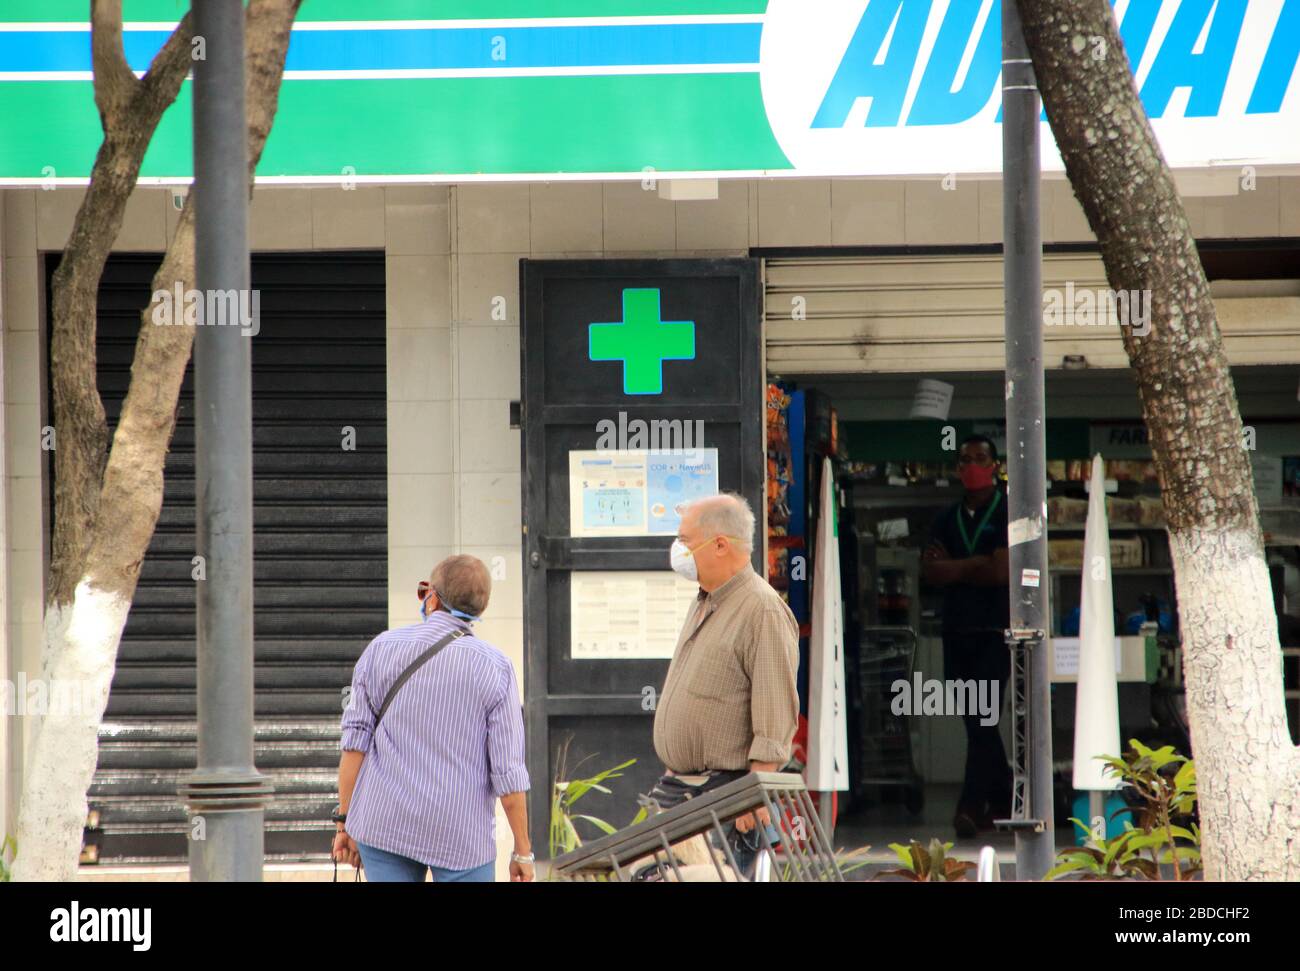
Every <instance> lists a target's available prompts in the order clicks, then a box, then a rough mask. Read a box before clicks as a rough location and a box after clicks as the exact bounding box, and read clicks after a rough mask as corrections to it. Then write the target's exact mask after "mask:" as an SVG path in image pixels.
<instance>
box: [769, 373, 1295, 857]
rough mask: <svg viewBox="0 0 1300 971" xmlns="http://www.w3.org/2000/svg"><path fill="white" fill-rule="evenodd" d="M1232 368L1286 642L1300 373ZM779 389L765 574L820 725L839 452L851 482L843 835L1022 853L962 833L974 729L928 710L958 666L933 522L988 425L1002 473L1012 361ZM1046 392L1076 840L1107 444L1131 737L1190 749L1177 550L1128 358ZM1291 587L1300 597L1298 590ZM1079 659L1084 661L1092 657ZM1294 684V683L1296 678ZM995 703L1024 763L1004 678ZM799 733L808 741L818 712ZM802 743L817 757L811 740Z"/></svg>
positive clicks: (793, 382)
mask: <svg viewBox="0 0 1300 971" xmlns="http://www.w3.org/2000/svg"><path fill="white" fill-rule="evenodd" d="M1234 375H1235V378H1236V381H1237V393H1238V399H1239V401H1240V403H1241V409H1242V414H1243V416H1245V419H1246V421H1247V423H1248V424H1249V425H1251V426H1252V427H1253V428H1254V429H1255V432H1256V435H1257V438H1258V442H1257V458H1258V468H1259V473H1258V474H1259V475H1261V476H1263V477H1264V478H1263V479H1262V480H1261V482H1260V483H1257V490H1259V489H1264V490H1265V491H1264V492H1261V493H1260V494H1261V507H1262V510H1263V512H1262V515H1263V519H1264V526H1265V530H1266V533H1267V534H1268V536H1269V539H1270V547H1269V558H1270V567H1271V572H1272V573H1273V574H1274V580H1275V586H1276V587H1277V593H1278V596H1279V598H1280V599H1279V604H1280V606H1279V613H1280V614H1282V615H1283V632H1284V637H1283V641H1284V645H1287V644H1289V643H1290V641H1288V639H1287V638H1288V636H1290V634H1289V633H1288V629H1289V625H1288V621H1287V615H1288V613H1295V612H1296V601H1297V599H1300V598H1297V597H1296V596H1295V595H1294V594H1296V593H1300V571H1298V570H1297V562H1298V561H1297V557H1296V536H1297V535H1300V505H1297V503H1298V502H1300V487H1297V486H1296V483H1295V482H1294V481H1293V479H1294V478H1295V476H1296V475H1297V473H1300V459H1297V458H1296V457H1295V456H1297V455H1300V422H1298V421H1297V418H1296V414H1295V407H1294V404H1293V402H1292V403H1288V405H1287V406H1286V407H1285V408H1282V409H1280V410H1279V402H1281V401H1282V400H1283V395H1284V393H1287V392H1289V397H1290V398H1292V399H1293V397H1294V384H1295V372H1294V369H1293V368H1284V367H1276V368H1263V367H1259V368H1238V369H1235V371H1234ZM769 381H770V382H771V383H770V384H769V389H768V409H767V414H768V455H767V460H768V475H769V483H768V524H769V543H768V547H769V549H768V571H769V577H770V579H771V581H772V583H773V585H774V586H777V587H778V588H779V589H782V590H783V591H784V592H785V593H786V595H787V597H788V598H789V601H790V604H791V607H792V609H793V610H794V611H795V613H796V615H797V616H798V618H799V620H800V622H801V625H802V631H801V633H802V635H803V637H802V640H801V665H800V694H801V702H802V705H803V714H804V716H805V718H806V716H807V714H808V701H809V678H808V675H809V669H810V666H811V665H810V639H809V638H810V635H811V633H812V631H811V624H810V621H811V610H810V606H811V597H812V592H813V591H812V587H813V584H812V580H813V577H814V574H815V572H816V568H817V559H818V557H819V556H822V555H823V554H824V551H819V550H817V549H816V548H815V543H814V538H815V537H816V535H817V517H818V515H819V504H818V502H817V498H818V496H819V489H820V474H821V472H820V470H821V469H822V467H823V461H824V459H825V458H826V457H830V459H831V468H832V469H833V474H834V475H835V484H836V488H837V495H838V502H839V539H838V552H839V559H840V576H841V584H840V594H841V598H842V604H843V617H844V648H843V655H844V664H845V714H846V717H845V721H846V722H847V734H848V746H847V748H848V769H849V785H848V789H847V790H846V791H843V792H840V793H839V794H838V796H837V798H836V800H835V802H836V809H837V825H836V830H837V836H836V842H837V843H838V844H839V845H841V846H844V847H847V848H852V847H854V846H860V845H865V844H870V845H871V846H873V847H875V848H877V849H881V848H883V847H885V846H886V845H887V844H888V843H890V842H902V843H906V842H907V841H908V840H909V839H913V838H914V839H917V840H920V841H921V842H922V843H927V842H928V840H929V839H930V837H939V838H940V839H942V840H945V841H949V840H952V841H955V842H957V844H958V846H959V848H960V847H962V846H963V845H964V846H965V847H967V848H972V847H978V846H980V845H984V844H991V845H994V846H997V847H999V848H1006V849H1008V850H1009V849H1010V847H1011V846H1012V838H1011V836H1010V835H1009V834H1004V833H1001V832H997V831H994V830H991V829H985V830H981V831H979V832H978V833H977V834H975V835H974V836H973V837H968V838H965V839H963V838H959V837H958V836H957V835H955V834H956V830H955V829H954V815H955V810H956V808H957V803H958V797H959V794H960V791H961V789H962V783H963V777H964V773H965V771H966V760H967V736H966V730H965V726H964V725H963V722H962V718H961V716H960V715H957V714H953V713H950V712H948V711H946V710H944V709H943V708H942V706H939V707H936V706H929V707H927V700H928V699H933V698H934V697H935V696H934V693H933V691H932V690H931V689H932V683H934V682H937V683H939V684H941V685H943V686H944V688H946V685H944V682H946V681H947V680H948V679H949V678H948V674H947V672H946V671H945V663H944V660H945V659H944V652H943V647H944V645H943V637H942V630H943V611H944V594H943V591H942V590H941V589H938V588H937V587H935V586H934V585H933V584H931V583H929V582H927V581H926V579H925V577H924V576H923V572H924V569H923V556H924V550H925V548H926V547H927V546H928V545H929V543H930V542H931V541H932V539H933V537H934V535H935V524H936V520H938V519H940V517H943V516H952V515H953V514H954V513H955V511H956V510H955V506H956V504H958V503H959V502H960V501H961V500H962V497H963V495H964V494H965V490H964V489H963V486H962V484H961V482H960V480H959V477H958V471H957V454H958V452H957V448H958V446H959V444H960V443H961V442H962V441H963V440H965V439H967V438H968V437H970V436H976V435H978V436H985V437H987V438H989V439H991V440H992V441H993V442H994V443H995V445H996V449H997V452H998V456H999V458H1000V459H1001V460H1002V461H1001V462H1000V465H1001V469H1002V470H1005V452H1006V443H1005V440H1004V438H1005V432H1004V427H1005V425H1004V408H1005V398H1004V388H1003V379H1002V375H1001V373H1000V372H996V371H989V372H968V373H910V374H909V373H902V374H853V375H848V374H845V375H835V374H816V375H804V376H792V375H781V376H773V375H769ZM923 382H941V384H942V385H943V386H947V387H948V388H950V389H951V402H950V403H949V404H948V405H947V408H946V411H943V412H942V414H944V417H942V418H940V417H937V415H938V414H940V413H941V412H940V411H939V410H936V407H937V406H936V404H935V401H934V398H933V393H934V392H935V390H936V386H935V385H928V386H923ZM1046 389H1047V405H1048V415H1049V418H1048V422H1047V430H1046V438H1047V459H1048V472H1049V478H1050V479H1051V482H1050V483H1049V488H1048V497H1049V499H1048V503H1049V533H1050V535H1049V551H1050V554H1049V556H1050V566H1051V569H1050V576H1049V579H1048V581H1047V582H1048V583H1049V609H1050V615H1051V624H1052V630H1051V634H1052V639H1053V641H1052V643H1053V647H1052V650H1053V652H1054V657H1055V659H1056V660H1055V665H1054V669H1053V670H1054V673H1053V685H1052V691H1051V694H1052V726H1053V758H1054V763H1055V764H1056V766H1057V767H1058V771H1057V777H1056V782H1057V785H1056V787H1055V815H1056V824H1057V829H1058V832H1057V840H1056V842H1057V845H1058V846H1065V845H1069V844H1070V843H1073V842H1074V835H1075V834H1074V832H1073V828H1072V826H1071V824H1070V823H1069V817H1070V816H1083V815H1086V806H1081V805H1080V804H1079V802H1078V799H1079V794H1078V793H1075V792H1074V791H1073V790H1072V789H1071V787H1070V778H1071V772H1070V765H1071V757H1072V754H1073V753H1072V746H1073V725H1074V692H1075V684H1074V675H1073V671H1072V669H1071V666H1070V661H1069V657H1070V651H1071V650H1075V651H1077V640H1074V639H1075V638H1077V635H1078V606H1079V598H1080V590H1081V582H1082V572H1083V571H1082V569H1081V567H1082V563H1081V558H1082V546H1083V535H1084V532H1083V530H1084V527H1083V523H1084V515H1083V512H1084V510H1086V506H1087V493H1086V491H1085V489H1084V480H1085V479H1086V478H1087V475H1088V469H1089V458H1090V456H1091V455H1093V454H1095V453H1097V452H1100V453H1101V454H1102V456H1103V458H1104V459H1105V461H1106V479H1107V480H1108V481H1107V498H1108V518H1109V522H1110V539H1111V550H1112V578H1113V588H1114V598H1115V630H1116V634H1117V635H1119V637H1120V641H1121V649H1122V666H1121V668H1120V674H1119V686H1118V687H1119V703H1120V721H1121V725H1120V728H1121V737H1122V738H1123V739H1129V738H1132V737H1139V738H1141V739H1142V740H1143V741H1144V742H1146V743H1147V744H1157V743H1158V744H1172V745H1174V746H1176V747H1177V748H1178V750H1179V751H1182V752H1186V751H1188V750H1189V748H1190V743H1189V739H1188V736H1187V726H1186V720H1185V715H1184V707H1183V698H1182V686H1181V658H1180V656H1179V653H1178V611H1177V603H1176V600H1175V596H1174V586H1173V575H1172V569H1171V564H1170V559H1169V551H1168V542H1167V538H1166V534H1165V530H1164V521H1163V512H1162V508H1161V505H1160V499H1159V488H1158V485H1157V484H1156V481H1155V474H1154V466H1153V465H1152V463H1151V456H1150V451H1149V448H1148V447H1147V445H1146V434H1145V425H1144V423H1143V421H1142V418H1141V410H1140V405H1139V402H1138V399H1137V395H1136V391H1135V388H1134V386H1133V383H1132V378H1131V375H1130V373H1129V372H1128V371H1127V370H1120V369H1115V370H1100V369H1089V370H1084V371H1068V370H1055V371H1051V372H1049V373H1048V375H1047V379H1046ZM939 390H940V396H941V397H942V388H940V389H939ZM927 414H928V415H929V417H925V416H926V415H927ZM1274 473H1276V474H1274ZM1004 475H1005V472H1004V471H1003V472H1002V473H1001V476H1000V478H1001V477H1003V476H1004ZM1273 478H1276V479H1277V481H1276V482H1273ZM1274 486H1276V489H1275V490H1274ZM1273 491H1276V493H1277V494H1276V496H1274V495H1273ZM1265 497H1267V498H1265ZM1288 590H1291V591H1292V594H1293V596H1292V597H1291V598H1290V599H1289V600H1288V599H1287V597H1286V593H1287V591H1288ZM988 596H990V597H993V596H1000V597H1007V596H1008V591H1007V588H1006V587H999V588H989V589H988ZM1295 639H1296V638H1294V637H1292V640H1295ZM1288 649H1289V650H1291V651H1293V652H1296V653H1300V652H1297V651H1296V649H1295V648H1294V647H1291V648H1288ZM1058 652H1059V653H1058ZM1074 657H1075V658H1076V661H1075V663H1076V664H1077V653H1076V654H1075V655H1074ZM1293 681H1294V678H1293V679H1292V680H1291V681H1289V682H1288V685H1287V688H1288V691H1289V692H1293V693H1294V692H1296V689H1297V687H1298V686H1297V685H1296V684H1294V683H1293ZM904 686H905V687H904ZM967 697H969V699H970V701H971V702H972V703H973V704H975V705H979V704H985V705H989V706H991V703H992V700H993V699H992V698H991V697H990V696H989V694H988V693H987V692H986V694H985V695H984V697H982V698H981V697H978V696H974V695H967ZM1289 697H1290V695H1289ZM943 700H945V701H948V700H951V695H950V694H945V695H944V696H943ZM1291 706H1292V708H1294V707H1295V706H1296V703H1295V702H1294V701H1292V702H1291ZM996 707H997V728H998V731H999V733H1000V735H1001V738H1002V741H1003V746H1004V749H1005V752H1006V755H1007V756H1008V757H1009V756H1010V754H1011V716H1010V711H1009V706H1008V704H1007V699H1006V695H1005V689H1004V690H1003V691H1002V692H1001V693H1000V695H999V697H998V698H997V706H996ZM1292 718H1293V721H1294V722H1296V723H1297V724H1296V725H1293V731H1294V730H1295V729H1296V728H1298V727H1300V717H1297V715H1296V714H1295V713H1293V714H1292ZM813 730H814V732H815V731H816V729H815V728H814V729H813ZM801 732H802V733H804V735H805V741H806V732H807V726H806V724H805V722H804V721H802V720H801ZM802 751H803V752H804V754H805V757H806V753H807V748H806V746H805V748H804V749H803V750H802Z"/></svg>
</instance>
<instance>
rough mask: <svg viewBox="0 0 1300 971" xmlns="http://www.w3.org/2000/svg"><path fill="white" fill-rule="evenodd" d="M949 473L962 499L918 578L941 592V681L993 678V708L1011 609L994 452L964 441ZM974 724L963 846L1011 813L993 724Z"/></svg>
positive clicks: (960, 812) (963, 797) (980, 442)
mask: <svg viewBox="0 0 1300 971" xmlns="http://www.w3.org/2000/svg"><path fill="white" fill-rule="evenodd" d="M957 468H958V471H959V474H960V476H961V484H962V487H963V488H964V489H965V493H966V494H965V495H964V496H963V497H962V499H961V501H960V502H958V503H955V504H954V505H952V506H951V507H949V508H948V509H945V510H944V511H943V513H942V514H941V515H940V516H939V517H938V518H937V519H936V520H935V521H934V525H933V527H932V528H931V533H930V544H929V545H928V546H927V547H926V549H925V551H924V553H923V554H922V567H921V569H922V576H923V577H924V579H925V581H926V582H927V583H929V584H931V585H933V586H936V587H940V588H942V589H943V625H942V635H943V668H944V678H945V679H947V680H948V681H957V680H960V681H968V680H974V681H976V682H977V683H979V682H991V681H992V680H993V679H995V678H996V679H997V681H998V694H997V698H998V699H999V702H1001V699H1003V698H1005V697H1006V688H1007V679H1008V678H1009V676H1010V674H1011V654H1010V652H1009V651H1008V650H1007V645H1006V642H1005V639H1004V638H1005V633H1004V632H1005V631H1006V628H1007V625H1008V623H1010V613H1011V609H1010V590H1009V589H1008V580H1007V562H1008V561H1007V497H1006V494H1005V492H1004V491H1003V489H1002V487H1001V485H1000V483H999V480H998V451H997V446H996V445H994V444H993V442H992V440H991V439H988V438H986V437H984V436H983V435H972V436H970V437H968V438H966V439H964V440H963V441H962V442H961V445H960V447H959V449H958V457H957ZM999 715H1000V712H999ZM1000 720H1001V719H1000V718H999V719H998V721H1000ZM981 721H982V719H981V716H980V714H979V713H978V712H967V713H966V714H964V715H962V722H963V724H964V725H965V728H966V771H965V774H964V776H963V779H962V787H961V794H960V796H958V799H957V809H956V813H955V814H954V816H953V828H954V829H955V830H956V831H957V835H958V836H959V837H963V838H967V839H969V838H971V837H973V836H975V835H976V833H978V832H979V831H980V830H984V829H992V828H993V820H994V819H1001V818H1005V817H1007V816H1009V815H1010V813H1011V787H1012V773H1011V768H1010V766H1009V765H1008V764H1007V756H1006V749H1005V748H1004V747H1003V744H1002V735H1001V733H1000V732H999V731H998V724H997V722H996V721H995V722H994V723H993V724H991V725H987V724H981Z"/></svg>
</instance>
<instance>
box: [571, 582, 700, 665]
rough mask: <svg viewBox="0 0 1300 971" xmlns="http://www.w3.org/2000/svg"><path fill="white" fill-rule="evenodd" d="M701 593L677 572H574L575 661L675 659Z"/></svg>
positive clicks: (697, 587) (572, 641)
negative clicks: (685, 623) (687, 620)
mask: <svg viewBox="0 0 1300 971" xmlns="http://www.w3.org/2000/svg"><path fill="white" fill-rule="evenodd" d="M699 589H700V588H699V585H698V584H695V583H691V582H689V581H687V580H683V579H682V578H681V577H679V576H678V575H677V574H675V573H673V572H672V571H671V570H633V571H626V570H608V571H605V570H602V571H586V570H581V571H574V573H573V574H572V576H571V579H570V583H569V607H570V614H569V616H570V618H571V633H570V641H569V656H570V657H571V658H573V659H574V660H575V661H580V660H581V661H596V660H631V659H634V658H642V659H643V658H662V659H668V658H671V657H672V656H673V650H674V649H675V648H676V647H677V636H678V634H680V633H681V629H682V623H683V622H684V621H685V620H686V613H687V611H688V610H689V609H690V607H691V604H692V603H693V602H694V601H695V598H696V597H697V596H698V595H699Z"/></svg>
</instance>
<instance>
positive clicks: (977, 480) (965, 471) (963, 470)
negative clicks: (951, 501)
mask: <svg viewBox="0 0 1300 971" xmlns="http://www.w3.org/2000/svg"><path fill="white" fill-rule="evenodd" d="M995 468H996V466H992V465H976V464H975V463H974V462H968V463H967V464H965V465H963V466H961V467H960V468H959V469H958V474H960V475H961V484H962V485H963V486H965V487H966V489H967V491H969V492H978V491H979V490H980V489H987V488H988V487H989V486H991V485H992V484H993V474H994V471H995Z"/></svg>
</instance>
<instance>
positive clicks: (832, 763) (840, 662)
mask: <svg viewBox="0 0 1300 971" xmlns="http://www.w3.org/2000/svg"><path fill="white" fill-rule="evenodd" d="M839 535H840V530H839V509H838V507H837V504H836V502H835V471H834V469H833V468H832V467H831V460H830V459H823V460H822V489H821V506H820V511H819V512H818V515H817V545H816V547H814V549H815V551H816V553H815V556H816V560H815V563H814V565H813V589H812V597H813V603H812V636H811V637H810V638H809V641H808V665H809V666H808V687H809V695H808V765H807V768H806V769H805V770H804V775H805V780H806V782H807V785H808V788H809V789H811V790H812V791H813V792H832V791H835V790H844V789H847V788H848V787H849V734H848V722H847V720H846V717H847V713H848V705H847V703H846V700H845V695H844V621H843V608H844V605H843V601H842V598H841V596H840V540H839Z"/></svg>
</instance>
